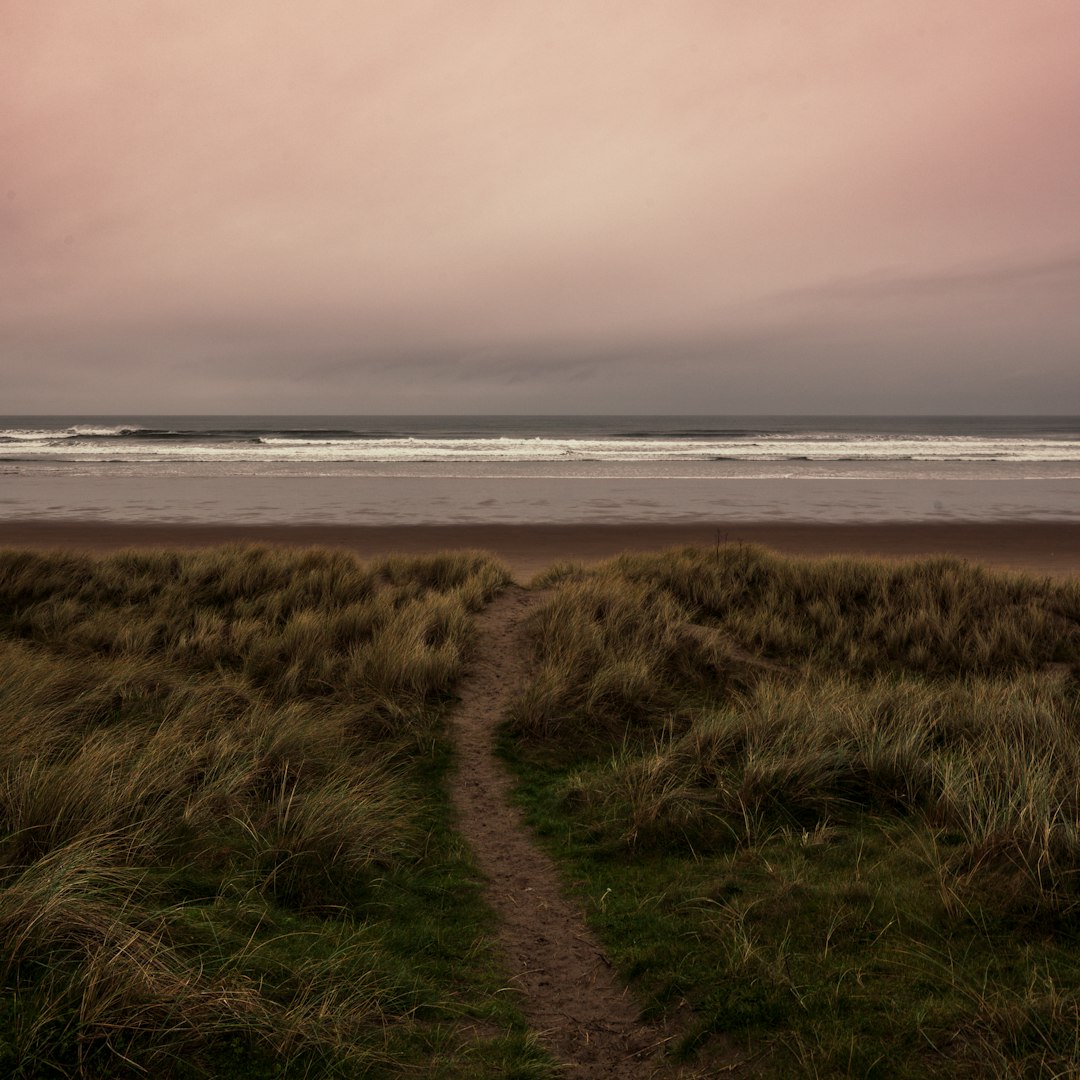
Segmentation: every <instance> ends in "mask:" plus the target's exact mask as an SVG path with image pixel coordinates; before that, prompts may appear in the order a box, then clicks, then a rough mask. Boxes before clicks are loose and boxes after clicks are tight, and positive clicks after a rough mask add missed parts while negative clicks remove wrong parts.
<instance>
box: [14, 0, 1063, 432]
mask: <svg viewBox="0 0 1080 1080" xmlns="http://www.w3.org/2000/svg"><path fill="white" fill-rule="evenodd" d="M1078 70H1080V4H1078V3H1076V2H1075V0H980V2H979V3H977V4H972V3H970V2H963V3H961V2H950V0H935V2H927V0H914V2H904V3H897V2H896V0H891V2H879V0H849V2H847V3H839V2H834V0H815V2H812V3H807V2H805V0H797V2H796V0H787V2H778V3H774V4H761V3H756V2H752V0H737V2H736V0H699V2H690V0H665V2H663V3H660V2H652V3H638V2H634V0H610V2H604V3H600V2H594V0H567V2H554V3H553V2H539V0H538V2H536V3H532V2H529V3H525V2H516V0H492V2H478V0H456V2H452V3H451V2H446V3H438V2H426V3H418V2H408V0H394V2H393V3H385V2H383V3H369V2H359V3H358V2H356V0H350V2H336V0H308V2H305V3H302V4H301V3H299V2H288V3H286V2H281V0H230V2H229V3H224V4H223V3H211V2H208V0H48V2H44V0H7V2H6V3H4V4H3V5H2V6H0V147H2V150H0V168H2V176H0V375H2V377H3V382H4V386H5V389H4V394H3V398H4V401H3V404H0V411H2V412H7V411H24V412H109V413H116V412H125V411H142V412H147V411H149V412H183V411H191V412H201V411H218V412H232V411H235V412H247V411H250V412H255V411H275V412H291V411H297V412H304V411H307V412H323V411H325V412H340V413H350V412H355V413H363V412H377V411H383V412H439V411H453V412H469V411H478V412H485V411H510V412H564V411H584V412H625V411H638V412H649V411H671V412H739V411H750V412H779V411H788V412H865V411H870V412H904V411H934V412H982V411H995V412H1010V411H1018V412H1025V411H1042V412H1059V413H1060V412H1080V76H1078V75H1077V71H1078Z"/></svg>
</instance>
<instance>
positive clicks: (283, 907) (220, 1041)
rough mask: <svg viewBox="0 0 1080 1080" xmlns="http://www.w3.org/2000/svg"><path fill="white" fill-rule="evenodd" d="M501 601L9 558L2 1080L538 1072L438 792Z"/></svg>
mask: <svg viewBox="0 0 1080 1080" xmlns="http://www.w3.org/2000/svg"><path fill="white" fill-rule="evenodd" d="M507 580H508V576H507V574H506V571H505V570H504V569H503V568H502V567H501V566H499V565H498V564H495V563H494V562H492V561H491V560H490V559H488V558H487V557H485V556H482V555H477V554H471V553H463V554H458V555H446V556H436V557H432V558H421V559H402V558H391V559H384V560H382V561H378V562H368V563H363V562H359V561H357V560H356V559H355V558H353V557H351V556H349V555H347V554H344V553H331V552H327V551H316V550H312V551H308V552H292V553H288V552H283V551H274V550H271V549H266V548H241V547H234V548H225V549H219V550H211V551H206V552H200V553H186V554H180V553H172V552H160V553H153V552H128V553H123V554H119V555H116V556H112V557H109V558H101V559H97V558H91V557H80V556H75V555H43V554H34V553H29V552H5V553H0V725H2V727H0V955H2V956H3V963H2V967H0V979H2V994H0V1072H2V1073H3V1075H5V1076H13V1077H37V1076H42V1077H43V1076H104V1075H108V1076H123V1075H133V1076H134V1075H147V1074H152V1075H156V1076H176V1077H196V1076H211V1075H212V1076H236V1077H247V1076H252V1077H254V1076H259V1077H263V1076H269V1075H275V1076H277V1075H281V1076H291V1075H296V1076H301V1075H305V1076H306V1075H320V1076H322V1075H327V1076H333V1075H342V1076H345V1075H348V1076H353V1075H358V1074H359V1073H360V1072H363V1073H364V1074H365V1075H378V1074H379V1071H380V1069H384V1068H385V1069H386V1070H388V1071H390V1072H394V1071H396V1070H399V1069H400V1068H402V1067H408V1066H409V1065H410V1064H411V1065H412V1066H413V1067H416V1068H418V1069H420V1071H424V1072H427V1073H429V1074H431V1075H441V1074H448V1075H453V1074H455V1070H456V1065H455V1062H458V1063H459V1062H460V1059H461V1055H462V1054H465V1055H466V1056H467V1057H468V1058H469V1060H470V1062H471V1063H472V1064H471V1066H470V1067H471V1068H473V1069H474V1070H475V1073H476V1074H477V1075H491V1076H500V1075H505V1074H506V1073H507V1072H508V1071H513V1070H514V1069H522V1070H525V1071H529V1070H536V1069H540V1068H541V1066H540V1064H538V1063H539V1062H540V1060H541V1059H540V1057H539V1055H538V1054H537V1053H536V1051H534V1050H533V1049H532V1048H531V1045H530V1044H529V1043H528V1040H527V1039H526V1038H525V1037H524V1035H523V1034H522V1028H521V1025H520V1021H519V1020H518V1019H517V1018H516V1016H514V1014H513V1013H512V1011H510V1010H509V1008H508V1007H506V1006H503V1005H501V1004H500V1003H499V1001H498V1000H497V997H496V995H495V994H494V990H495V989H496V988H497V986H498V983H497V982H496V981H495V971H494V965H493V963H492V960H491V957H490V955H488V954H487V953H486V952H485V949H486V946H485V945H484V944H483V942H484V940H485V939H484V937H483V933H482V931H483V928H484V920H485V918H486V916H485V914H484V910H483V908H482V907H481V905H480V903H479V899H478V893H477V888H478V885H477V881H476V876H475V873H474V872H473V870H472V869H471V867H470V865H469V864H468V862H467V861H466V860H465V858H464V857H463V854H462V852H461V849H460V845H459V844H458V843H457V842H456V841H455V840H454V838H453V836H452V834H451V833H450V831H449V827H448V822H447V807H446V804H445V798H444V796H443V794H442V786H441V783H440V780H439V778H440V776H441V774H442V771H443V770H444V769H445V767H446V761H447V748H446V746H445V744H444V743H443V740H442V736H441V733H440V727H439V719H440V716H441V713H442V710H443V708H444V706H445V704H446V702H447V701H448V698H449V694H450V691H451V689H452V686H453V683H454V680H455V679H456V678H457V677H458V675H459V673H460V671H461V669H462V664H463V662H464V660H465V657H466V655H467V652H468V649H469V647H470V640H471V613H472V612H474V611H476V610H477V609H478V608H479V607H480V606H482V605H483V604H484V603H485V602H486V600H488V599H489V598H490V597H491V596H492V595H493V593H494V592H495V591H496V590H498V589H499V588H500V587H502V586H503V585H504V584H505V583H506V581H507ZM470 1017H472V1018H473V1020H472V1021H470V1022H471V1023H475V1022H477V1018H479V1020H480V1021H482V1022H484V1023H487V1024H488V1025H489V1026H490V1027H491V1028H492V1030H493V1031H494V1032H495V1033H496V1034H493V1035H492V1036H491V1037H490V1038H488V1039H486V1040H484V1039H480V1040H479V1041H478V1040H476V1039H475V1038H474V1037H472V1036H470V1035H468V1034H467V1033H465V1030H464V1029H463V1028H462V1023H463V1022H464V1021H466V1020H468V1019H469V1018H470ZM455 1033H456V1034H455Z"/></svg>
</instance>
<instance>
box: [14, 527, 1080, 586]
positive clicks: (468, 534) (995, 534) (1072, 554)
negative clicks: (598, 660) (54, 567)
mask: <svg viewBox="0 0 1080 1080" xmlns="http://www.w3.org/2000/svg"><path fill="white" fill-rule="evenodd" d="M718 541H720V542H724V541H728V542H734V541H746V542H751V543H757V544H764V545H765V546H766V547H770V548H773V549H774V550H776V551H781V552H784V553H787V554H792V555H810V556H823V555H872V556H881V557H886V558H910V557H913V556H919V555H928V554H941V555H952V556H956V557H959V558H963V559H968V560H970V561H972V562H980V563H984V564H986V565H988V566H994V567H999V568H1003V569H1012V570H1024V571H1027V572H1030V573H1035V574H1050V575H1053V576H1055V577H1064V576H1071V575H1080V524H1077V523H1071V522H1039V521H1031V522H1013V521H1009V522H951V523H922V522H914V523H909V522H902V523H887V522H883V523H879V524H829V523H822V524H800V523H771V522H770V523H763V524H739V525H734V524H732V525H729V526H726V527H723V526H722V527H721V528H720V529H719V530H718V529H717V527H716V526H714V525H711V524H708V523H702V524H699V525H693V524H680V525H655V524H630V525H500V524H493V525H386V526H378V525H376V526H361V525H319V524H309V525H241V524H237V525H222V524H207V525H196V524H180V525H172V524H128V523H109V522H100V521H87V522H80V521H70V520H69V521H53V522H44V523H34V522H23V521H17V522H0V547H8V548H12V547H15V548H35V549H51V550H57V549H68V550H80V551H94V552H104V551H116V550H119V549H121V548H131V547H156V548H168V547H174V548H192V547H210V546H213V545H217V544H225V543H251V544H275V545H279V544H283V545H289V546H299V547H311V546H331V547H342V548H347V549H349V550H351V551H355V552H357V553H358V554H360V555H363V556H371V555H382V554H387V553H391V552H397V553H401V554H410V555H411V554H423V553H427V552H433V551H442V550H447V549H455V548H481V549H483V550H486V551H490V552H493V553H494V554H495V555H497V556H499V557H500V558H502V559H503V560H504V561H505V562H506V563H507V564H508V565H509V566H510V567H511V568H512V570H513V572H514V574H515V576H516V577H517V578H518V580H520V581H527V580H528V579H529V578H530V577H532V575H534V574H536V573H537V572H538V571H540V570H542V569H544V568H545V567H547V566H550V565H551V564H552V563H554V562H561V561H566V560H574V561H581V562H585V563H590V562H596V561H597V560H600V559H604V558H608V557H610V556H612V555H617V554H619V553H620V552H623V551H659V550H662V549H664V548H667V547H672V546H675V545H682V544H699V545H707V546H712V545H713V544H715V543H717V542H718Z"/></svg>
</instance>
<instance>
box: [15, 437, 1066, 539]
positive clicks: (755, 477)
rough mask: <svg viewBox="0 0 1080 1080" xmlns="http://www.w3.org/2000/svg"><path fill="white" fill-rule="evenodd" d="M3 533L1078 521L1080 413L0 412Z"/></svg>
mask: <svg viewBox="0 0 1080 1080" xmlns="http://www.w3.org/2000/svg"><path fill="white" fill-rule="evenodd" d="M0 519H3V520H9V521H17V520H35V521H48V520H65V519H84V520H99V521H106V520H107V521H144V522H145V521H173V522H230V521H237V522H248V523H261V522H265V523H290V522H296V523H299V522H325V523H335V524H348V523H352V524H413V523H451V522H461V523H466V522H470V523H487V522H492V523H494V522H499V523H529V522H558V523H572V522H594V523H619V522H635V521H639V522H645V521H647V522H664V521H668V522H692V521H701V522H710V523H719V522H724V521H781V520H786V521H846V522H857V521H927V520H947V521H960V520H1080V418H1078V417H1070V416H1057V417H1047V416H1041V417H1033V416H992V417H971V416H968V417H945V416H938V417H855V416H843V417H824V416H805V417H796V416H727V417H725V416H542V417H536V416H532V417H530V416H472V417H469V416H426V417H420V416H396V417H395V416H373V417H358V416H116V417H103V416H16V417H0Z"/></svg>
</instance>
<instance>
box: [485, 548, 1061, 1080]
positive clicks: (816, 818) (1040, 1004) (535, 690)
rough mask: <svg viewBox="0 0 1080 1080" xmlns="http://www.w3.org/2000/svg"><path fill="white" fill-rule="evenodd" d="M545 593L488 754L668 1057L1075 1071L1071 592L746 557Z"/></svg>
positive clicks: (751, 553) (815, 1066)
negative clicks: (713, 1054)
mask: <svg viewBox="0 0 1080 1080" xmlns="http://www.w3.org/2000/svg"><path fill="white" fill-rule="evenodd" d="M539 584H541V585H543V586H544V587H546V588H548V589H549V590H551V591H550V593H549V595H548V597H547V598H546V600H545V602H544V603H543V605H542V606H541V607H540V609H539V610H538V611H537V612H536V614H535V617H534V619H533V622H532V624H531V634H532V637H531V640H532V647H533V650H534V652H533V660H532V674H531V677H530V678H529V680H528V681H527V682H526V684H525V685H524V686H523V687H522V688H521V689H520V691H519V692H518V694H517V696H516V699H515V701H514V702H513V704H512V707H511V711H510V715H509V717H508V723H507V727H506V742H505V747H506V751H507V754H508V755H509V758H510V760H511V761H512V762H513V763H514V765H515V767H516V768H517V769H518V771H519V775H520V776H521V778H522V789H521V791H522V798H523V799H524V800H525V803H526V805H527V807H528V809H529V812H530V814H531V816H532V819H533V821H534V822H535V823H536V825H537V826H538V828H539V829H540V830H541V833H542V834H543V835H545V837H546V842H547V843H548V844H549V846H550V847H551V849H552V851H553V853H555V854H556V856H557V857H558V858H560V859H561V860H563V862H564V864H565V866H566V869H567V874H568V878H569V879H570V880H571V881H573V882H575V883H576V885H577V887H578V889H579V891H580V893H581V895H582V898H583V899H584V901H585V902H586V904H587V906H588V908H589V910H590V914H591V918H592V921H593V923H594V925H596V926H597V928H598V929H599V930H600V931H601V932H602V933H604V934H606V935H607V940H608V943H609V946H610V948H611V950H612V952H613V953H614V955H615V957H616V959H617V961H618V963H619V966H620V968H621V970H622V971H623V973H624V974H625V975H626V976H627V977H628V978H630V979H631V980H632V981H635V982H636V984H637V986H638V989H639V991H640V992H642V993H643V994H644V995H645V996H646V998H647V999H648V1000H649V1001H650V1002H651V1008H653V1009H656V1010H660V1011H664V1010H676V1011H678V1012H680V1014H681V1015H685V1010H686V1007H687V1006H689V1007H690V1009H691V1012H690V1014H689V1015H691V1016H692V1017H693V1019H692V1020H691V1021H690V1023H689V1030H688V1036H687V1039H686V1043H685V1048H686V1050H687V1051H688V1052H689V1051H690V1050H691V1049H692V1048H694V1047H697V1046H699V1045H703V1046H705V1047H706V1048H707V1045H708V1043H709V1039H710V1036H711V1035H713V1034H717V1033H721V1032H724V1033H728V1034H734V1035H736V1036H738V1037H740V1038H741V1039H742V1040H743V1042H744V1044H745V1045H746V1046H747V1047H748V1049H749V1050H750V1052H751V1053H752V1054H753V1055H754V1062H755V1065H754V1068H755V1069H759V1070H761V1071H763V1072H764V1074H766V1075H772V1074H775V1075H779V1076H788V1075H805V1076H815V1077H817V1076H883V1077H901V1076H910V1077H922V1076H935V1075H936V1076H1006V1075H1007V1076H1045V1077H1052V1076H1072V1075H1080V1027H1078V1020H1080V959H1078V957H1080V952H1078V949H1077V947H1078V946H1080V584H1078V583H1077V582H1076V581H1073V582H1068V583H1060V582H1059V583H1054V582H1051V581H1048V580H1036V579H1031V578H1027V577H1023V576H1018V575H1005V574H995V573H991V572H989V571H986V570H982V569H979V568H977V567H971V566H968V565H966V564H963V563H961V562H958V561H955V560H946V559H926V560H922V561H917V562H909V563H904V564H892V563H885V562H874V561H869V560H855V559H833V560H821V561H811V560H797V559H786V558H782V557H779V556H775V555H771V554H769V553H768V552H766V551H764V550H762V549H760V548H755V547H751V546H747V545H728V546H724V547H721V548H719V549H712V550H698V549H685V550H679V551H671V552H667V553H665V554H663V555H647V556H646V555H634V556H623V557H621V558H619V559H615V560H612V561H611V562H609V563H607V564H605V565H603V566H601V567H599V568H596V569H594V570H591V571H586V570H583V569H582V568H580V567H573V566H567V567H563V568H561V569H560V570H559V571H558V572H557V573H552V574H549V575H548V576H547V577H546V578H545V579H544V580H543V581H542V582H540V583H539Z"/></svg>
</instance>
